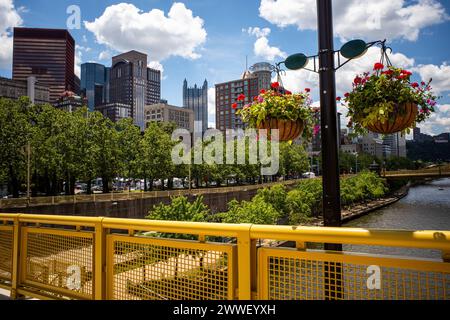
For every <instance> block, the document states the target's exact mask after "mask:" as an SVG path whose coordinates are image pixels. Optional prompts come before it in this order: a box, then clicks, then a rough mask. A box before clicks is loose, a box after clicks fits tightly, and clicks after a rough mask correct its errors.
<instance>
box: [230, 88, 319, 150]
mask: <svg viewBox="0 0 450 320" xmlns="http://www.w3.org/2000/svg"><path fill="white" fill-rule="evenodd" d="M309 92H310V89H305V91H304V92H302V93H297V94H292V93H291V92H290V91H287V90H284V89H283V88H282V87H281V86H280V84H279V83H278V82H275V83H272V85H271V89H269V90H261V92H260V94H259V95H258V96H257V97H254V98H253V102H252V103H248V104H246V105H244V106H243V108H242V109H240V110H238V111H237V112H236V114H237V115H238V116H240V117H241V119H242V121H243V122H244V123H248V125H249V126H250V127H252V128H257V129H266V130H268V131H269V132H268V134H269V135H271V132H272V130H275V129H277V130H279V140H280V141H293V140H295V139H297V138H299V137H300V136H303V137H304V138H305V139H307V140H308V139H309V138H310V137H311V135H312V130H310V129H311V128H309V124H310V123H311V114H312V110H311V108H310V106H311V102H312V101H311V98H310V96H309ZM237 100H238V102H237V103H234V104H233V105H232V108H233V109H237V108H238V103H243V102H244V101H245V100H246V97H245V96H244V95H240V96H239V97H238V99H237Z"/></svg>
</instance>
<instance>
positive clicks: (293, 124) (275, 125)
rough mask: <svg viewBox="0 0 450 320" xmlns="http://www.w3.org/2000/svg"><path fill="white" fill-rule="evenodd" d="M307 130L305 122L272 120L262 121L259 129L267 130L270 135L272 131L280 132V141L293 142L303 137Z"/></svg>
mask: <svg viewBox="0 0 450 320" xmlns="http://www.w3.org/2000/svg"><path fill="white" fill-rule="evenodd" d="M304 128H305V123H304V121H303V120H297V121H292V120H281V119H274V118H270V119H267V120H265V121H262V122H261V123H260V125H259V126H258V129H266V130H268V133H269V134H270V131H271V130H274V129H278V130H279V140H280V141H293V140H295V139H297V138H298V137H300V136H301V134H302V133H303V130H304Z"/></svg>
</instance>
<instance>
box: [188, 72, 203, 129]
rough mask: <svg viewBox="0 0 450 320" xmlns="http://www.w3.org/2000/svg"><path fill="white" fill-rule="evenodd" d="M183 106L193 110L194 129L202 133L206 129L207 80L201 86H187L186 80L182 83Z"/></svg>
mask: <svg viewBox="0 0 450 320" xmlns="http://www.w3.org/2000/svg"><path fill="white" fill-rule="evenodd" d="M183 108H187V109H191V110H192V111H194V120H195V126H196V127H195V131H196V132H202V133H204V132H205V131H206V130H208V82H207V81H206V80H205V82H204V83H203V86H202V87H197V85H195V86H194V87H193V88H189V87H188V83H187V80H186V79H185V80H184V83H183Z"/></svg>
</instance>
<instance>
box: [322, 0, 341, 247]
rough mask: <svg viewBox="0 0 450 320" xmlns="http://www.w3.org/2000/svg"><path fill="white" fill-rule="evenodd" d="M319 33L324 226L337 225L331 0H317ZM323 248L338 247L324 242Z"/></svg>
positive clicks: (334, 85) (337, 194) (337, 198)
mask: <svg viewBox="0 0 450 320" xmlns="http://www.w3.org/2000/svg"><path fill="white" fill-rule="evenodd" d="M317 19H318V33H319V76H320V117H321V137H322V163H323V169H322V176H323V220H324V225H325V226H330V227H340V226H341V194H340V182H339V150H338V144H337V138H336V135H337V132H338V128H337V106H336V77H335V73H336V70H335V66H334V45H333V40H334V37H333V11H332V4H331V0H317ZM325 249H326V250H337V251H340V250H342V246H341V245H332V244H327V245H326V246H325Z"/></svg>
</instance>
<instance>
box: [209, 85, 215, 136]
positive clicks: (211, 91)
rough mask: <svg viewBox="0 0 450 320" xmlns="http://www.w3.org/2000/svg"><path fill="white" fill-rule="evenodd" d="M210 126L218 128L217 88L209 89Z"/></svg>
mask: <svg viewBox="0 0 450 320" xmlns="http://www.w3.org/2000/svg"><path fill="white" fill-rule="evenodd" d="M208 127H209V128H216V88H209V89H208Z"/></svg>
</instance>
